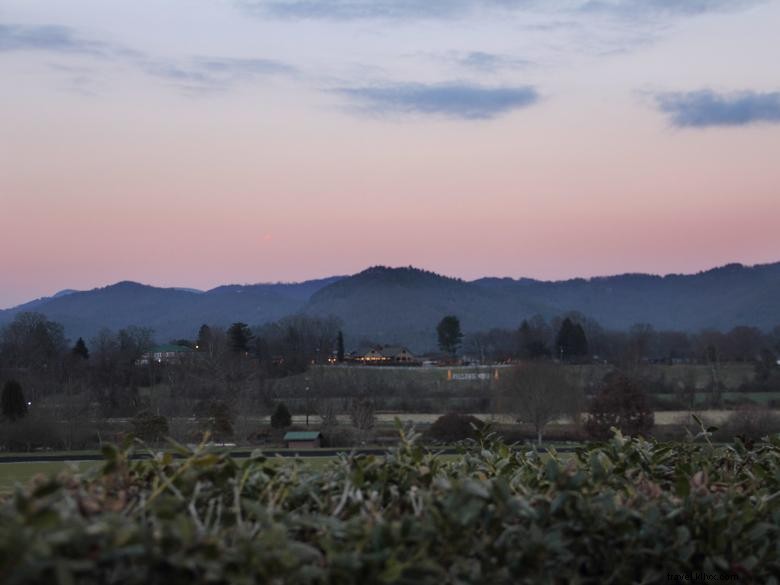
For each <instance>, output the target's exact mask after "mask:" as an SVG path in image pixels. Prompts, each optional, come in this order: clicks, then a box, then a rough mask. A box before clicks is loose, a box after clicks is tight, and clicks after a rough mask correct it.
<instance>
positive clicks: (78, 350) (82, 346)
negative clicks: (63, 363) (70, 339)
mask: <svg viewBox="0 0 780 585" xmlns="http://www.w3.org/2000/svg"><path fill="white" fill-rule="evenodd" d="M71 351H72V352H73V355H75V356H77V357H80V358H81V359H84V360H87V359H89V350H88V349H87V344H86V343H84V340H83V339H82V338H81V337H79V339H78V341H77V342H76V345H74V346H73V349H72V350H71Z"/></svg>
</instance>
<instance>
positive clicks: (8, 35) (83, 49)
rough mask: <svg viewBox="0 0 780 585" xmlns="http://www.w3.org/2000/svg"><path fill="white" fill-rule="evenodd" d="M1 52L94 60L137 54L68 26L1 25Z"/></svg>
mask: <svg viewBox="0 0 780 585" xmlns="http://www.w3.org/2000/svg"><path fill="white" fill-rule="evenodd" d="M0 51H51V52H56V53H60V54H62V53H74V54H82V55H91V56H95V57H134V56H137V55H138V53H137V52H136V51H132V50H130V49H127V48H125V47H121V46H118V45H115V44H112V43H105V42H101V41H96V40H93V39H87V38H84V37H82V36H80V35H79V34H78V33H77V32H76V31H74V30H73V29H71V28H68V27H66V26H58V25H18V24H0Z"/></svg>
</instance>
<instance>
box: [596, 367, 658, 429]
mask: <svg viewBox="0 0 780 585" xmlns="http://www.w3.org/2000/svg"><path fill="white" fill-rule="evenodd" d="M653 424H654V416H653V411H652V410H650V407H649V406H648V404H647V398H646V397H645V394H644V392H642V389H641V388H640V387H639V385H638V384H637V383H636V382H635V381H633V380H632V379H631V378H629V377H628V376H626V375H624V374H611V375H609V376H607V377H606V378H605V380H604V384H603V385H602V388H601V391H600V392H599V393H598V394H597V395H596V396H595V397H593V398H592V399H591V403H590V407H589V409H588V419H587V421H586V422H585V429H586V431H587V432H588V434H589V435H590V436H591V437H595V438H601V439H604V438H607V437H609V436H610V435H611V433H612V431H611V430H610V429H611V428H613V427H614V428H617V429H619V430H620V431H621V432H623V433H625V434H632V435H635V434H646V433H647V432H648V431H649V430H650V429H651V428H652V427H653Z"/></svg>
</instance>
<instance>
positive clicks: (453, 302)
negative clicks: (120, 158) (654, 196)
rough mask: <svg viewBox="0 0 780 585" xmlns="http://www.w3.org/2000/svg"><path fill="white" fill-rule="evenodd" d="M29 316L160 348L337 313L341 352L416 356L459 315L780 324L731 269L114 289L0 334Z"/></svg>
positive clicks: (759, 281) (771, 290)
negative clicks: (375, 345) (130, 330)
mask: <svg viewBox="0 0 780 585" xmlns="http://www.w3.org/2000/svg"><path fill="white" fill-rule="evenodd" d="M25 310H27V311H29V310H35V311H40V312H42V313H44V314H46V315H47V316H48V317H49V318H50V319H53V320H55V321H59V322H60V323H62V324H63V325H64V326H65V330H66V333H67V335H68V336H69V337H71V338H75V337H78V336H82V337H85V338H89V337H92V336H94V335H95V333H97V331H98V330H99V329H100V328H102V327H108V328H111V329H118V328H121V327H124V326H127V325H143V326H149V327H152V328H154V329H155V331H156V334H157V338H158V340H168V339H172V338H176V337H187V338H192V337H194V336H195V334H196V332H197V329H198V327H199V326H200V325H201V324H202V323H209V324H217V325H229V324H230V323H232V322H234V321H244V322H246V323H249V324H251V325H259V324H262V323H265V322H268V321H273V320H276V319H279V318H281V317H283V316H285V315H289V314H292V313H296V312H305V313H307V314H311V315H317V316H330V315H335V316H337V317H339V318H340V319H341V320H342V322H343V323H344V331H345V333H346V335H347V336H348V340H350V341H348V345H349V344H350V343H357V342H358V341H359V340H361V339H363V338H366V339H371V340H375V341H379V342H385V343H391V342H398V343H402V344H405V345H408V346H410V347H411V348H412V349H414V350H417V351H420V350H427V349H430V348H432V347H434V345H435V332H434V330H435V326H436V324H437V323H438V321H439V319H441V317H442V316H444V315H446V314H455V315H458V316H459V317H460V319H461V322H462V324H463V329H464V331H466V332H469V331H476V330H482V329H489V328H492V327H516V326H517V325H518V324H519V323H520V322H521V321H522V320H523V319H525V318H528V317H530V316H533V315H535V314H541V315H543V316H545V317H553V316H555V315H559V314H561V313H563V312H566V311H571V310H576V311H580V312H581V313H584V314H585V315H587V316H588V317H591V318H593V319H596V320H597V321H599V322H600V323H601V324H602V325H603V326H604V327H607V328H612V329H626V328H628V327H630V326H631V325H633V324H634V323H650V324H652V325H653V326H655V327H656V328H659V329H679V330H687V331H698V330H700V329H703V328H709V327H712V328H717V329H729V328H731V327H733V326H735V325H753V326H757V327H761V328H763V329H769V328H772V327H774V326H775V325H778V324H780V263H775V264H763V265H757V266H752V267H747V266H742V265H740V264H729V265H727V266H723V267H720V268H715V269H712V270H707V271H705V272H699V273H698V274H691V275H681V274H672V275H667V276H653V275H647V274H623V275H618V276H608V277H598V278H589V279H583V278H578V279H572V280H564V281H556V282H545V281H538V280H533V279H528V278H521V279H517V280H515V279H511V278H481V279H479V280H474V281H471V282H467V281H463V280H460V279H456V278H448V277H445V276H441V275H438V274H435V273H432V272H427V271H424V270H419V269H416V268H411V267H409V268H387V267H381V266H377V267H373V268H369V269H367V270H364V271H363V272H360V273H358V274H355V275H353V276H349V277H341V276H334V277H331V278H324V279H319V280H310V281H306V282H302V283H291V284H254V285H227V286H220V287H217V288H215V289H212V290H209V291H205V292H201V291H196V290H192V289H181V288H178V289H175V288H157V287H152V286H146V285H142V284H138V283H133V282H120V283H117V284H114V285H111V286H107V287H104V288H97V289H94V290H90V291H83V292H74V291H64V294H58V295H55V296H53V297H47V298H43V299H37V300H35V301H31V302H30V303H26V304H24V305H20V306H19V307H15V308H13V309H8V310H5V311H0V324H2V323H4V322H8V321H9V320H11V319H12V318H13V316H14V315H15V314H17V313H19V312H21V311H25Z"/></svg>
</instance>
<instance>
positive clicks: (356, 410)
mask: <svg viewBox="0 0 780 585" xmlns="http://www.w3.org/2000/svg"><path fill="white" fill-rule="evenodd" d="M349 418H350V420H351V421H352V424H353V425H354V426H355V428H356V429H359V430H361V431H369V430H371V429H373V428H374V424H375V423H376V417H375V416H374V403H373V402H372V401H371V400H370V399H369V398H355V399H353V400H352V401H351V402H350V404H349Z"/></svg>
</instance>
